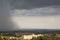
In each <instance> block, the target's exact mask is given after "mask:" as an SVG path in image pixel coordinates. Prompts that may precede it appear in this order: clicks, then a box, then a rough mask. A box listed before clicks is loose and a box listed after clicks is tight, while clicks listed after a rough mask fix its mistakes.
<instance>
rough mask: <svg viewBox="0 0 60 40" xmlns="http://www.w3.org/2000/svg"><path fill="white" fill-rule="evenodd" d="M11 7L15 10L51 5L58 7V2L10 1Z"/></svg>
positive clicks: (49, 0)
mask: <svg viewBox="0 0 60 40" xmlns="http://www.w3.org/2000/svg"><path fill="white" fill-rule="evenodd" d="M11 5H12V6H13V7H14V8H15V9H31V8H40V7H46V6H52V5H56V6H57V5H60V0H12V1H11Z"/></svg>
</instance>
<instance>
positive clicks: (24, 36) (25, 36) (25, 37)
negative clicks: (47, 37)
mask: <svg viewBox="0 0 60 40" xmlns="http://www.w3.org/2000/svg"><path fill="white" fill-rule="evenodd" d="M39 36H43V35H42V34H38V35H35V34H31V35H23V36H22V37H23V39H29V40H30V39H32V38H33V37H39Z"/></svg>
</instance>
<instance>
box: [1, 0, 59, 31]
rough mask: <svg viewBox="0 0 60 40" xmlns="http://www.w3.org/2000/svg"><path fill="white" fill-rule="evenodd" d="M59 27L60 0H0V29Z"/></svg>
mask: <svg viewBox="0 0 60 40" xmlns="http://www.w3.org/2000/svg"><path fill="white" fill-rule="evenodd" d="M20 29H22V30H23V29H60V0H0V31H5V30H6V31H7V30H20Z"/></svg>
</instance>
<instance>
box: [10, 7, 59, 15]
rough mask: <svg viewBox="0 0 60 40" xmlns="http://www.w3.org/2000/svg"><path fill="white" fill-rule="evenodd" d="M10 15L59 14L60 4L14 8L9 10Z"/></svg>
mask: <svg viewBox="0 0 60 40" xmlns="http://www.w3.org/2000/svg"><path fill="white" fill-rule="evenodd" d="M11 15H15V16H51V15H60V6H48V7H42V8H34V9H30V10H27V9H22V10H21V9H15V10H12V11H11Z"/></svg>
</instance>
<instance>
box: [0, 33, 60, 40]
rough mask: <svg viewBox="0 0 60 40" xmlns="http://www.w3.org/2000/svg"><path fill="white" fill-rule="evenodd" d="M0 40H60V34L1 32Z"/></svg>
mask: <svg viewBox="0 0 60 40" xmlns="http://www.w3.org/2000/svg"><path fill="white" fill-rule="evenodd" d="M0 40H60V33H44V34H43V33H41V34H36V33H29V32H28V33H27V32H0Z"/></svg>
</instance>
